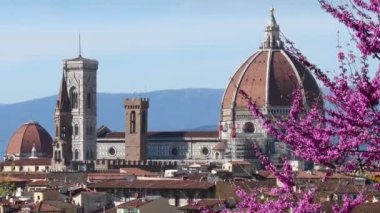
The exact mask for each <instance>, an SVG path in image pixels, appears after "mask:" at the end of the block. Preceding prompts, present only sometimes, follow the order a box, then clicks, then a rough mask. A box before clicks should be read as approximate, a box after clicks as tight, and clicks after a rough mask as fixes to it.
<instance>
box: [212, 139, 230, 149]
mask: <svg viewBox="0 0 380 213" xmlns="http://www.w3.org/2000/svg"><path fill="white" fill-rule="evenodd" d="M226 148H227V143H226V141H222V142H219V143H218V144H216V145H215V146H214V147H213V148H212V149H213V150H221V151H222V150H225V149H226Z"/></svg>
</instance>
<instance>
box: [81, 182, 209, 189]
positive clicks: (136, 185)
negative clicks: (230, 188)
mask: <svg viewBox="0 0 380 213" xmlns="http://www.w3.org/2000/svg"><path fill="white" fill-rule="evenodd" d="M212 187H214V184H213V183H208V182H199V181H191V180H134V181H107V182H100V183H94V184H90V185H89V186H88V188H132V189H210V188H212Z"/></svg>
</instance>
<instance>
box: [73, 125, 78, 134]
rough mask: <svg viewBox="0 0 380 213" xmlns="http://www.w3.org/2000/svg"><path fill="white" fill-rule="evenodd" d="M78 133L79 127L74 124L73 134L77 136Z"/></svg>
mask: <svg viewBox="0 0 380 213" xmlns="http://www.w3.org/2000/svg"><path fill="white" fill-rule="evenodd" d="M78 134H79V127H78V124H75V126H74V136H78Z"/></svg>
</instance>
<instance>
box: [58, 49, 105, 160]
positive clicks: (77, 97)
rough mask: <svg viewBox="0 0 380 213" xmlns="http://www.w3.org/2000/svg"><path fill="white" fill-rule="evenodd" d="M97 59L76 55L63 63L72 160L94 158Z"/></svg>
mask: <svg viewBox="0 0 380 213" xmlns="http://www.w3.org/2000/svg"><path fill="white" fill-rule="evenodd" d="M97 69H98V62H97V61H96V60H90V59H86V58H83V57H82V56H81V55H79V57H77V58H74V59H69V60H64V62H63V72H64V73H65V76H66V82H67V91H68V97H69V101H70V115H71V116H72V120H71V129H72V132H71V133H72V134H71V140H72V153H73V161H78V162H84V161H87V160H94V159H95V158H96V109H97V106H96V73H97Z"/></svg>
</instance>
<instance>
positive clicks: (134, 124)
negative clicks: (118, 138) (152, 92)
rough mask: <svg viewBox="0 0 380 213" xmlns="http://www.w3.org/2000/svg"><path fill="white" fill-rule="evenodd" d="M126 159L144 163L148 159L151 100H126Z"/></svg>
mask: <svg viewBox="0 0 380 213" xmlns="http://www.w3.org/2000/svg"><path fill="white" fill-rule="evenodd" d="M124 107H125V110H126V125H125V126H126V129H125V159H126V160H128V161H143V160H145V159H146V142H145V139H146V137H147V131H148V108H149V99H147V98H136V99H126V100H125V103H124Z"/></svg>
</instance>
